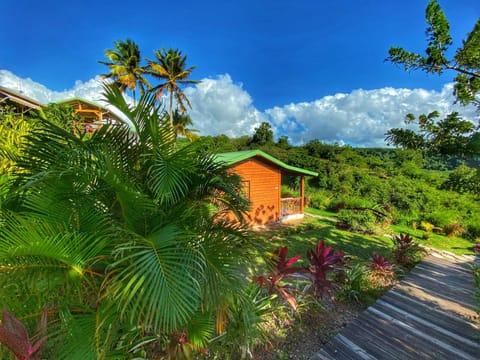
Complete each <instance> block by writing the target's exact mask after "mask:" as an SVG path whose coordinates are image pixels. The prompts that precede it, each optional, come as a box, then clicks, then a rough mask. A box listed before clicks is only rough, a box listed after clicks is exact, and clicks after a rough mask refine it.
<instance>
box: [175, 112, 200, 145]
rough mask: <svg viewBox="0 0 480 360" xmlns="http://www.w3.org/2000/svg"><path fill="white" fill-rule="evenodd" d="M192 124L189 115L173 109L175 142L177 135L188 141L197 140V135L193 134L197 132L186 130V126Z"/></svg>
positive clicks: (190, 129)
mask: <svg viewBox="0 0 480 360" xmlns="http://www.w3.org/2000/svg"><path fill="white" fill-rule="evenodd" d="M192 124H193V122H192V119H191V117H190V115H188V114H187V113H182V112H180V111H179V110H178V109H175V111H174V113H173V132H174V134H175V140H176V139H177V137H178V135H181V136H185V137H186V138H187V139H188V140H189V141H192V140H193V139H195V138H197V135H196V134H195V132H196V131H197V130H195V129H192V128H188V126H190V125H192Z"/></svg>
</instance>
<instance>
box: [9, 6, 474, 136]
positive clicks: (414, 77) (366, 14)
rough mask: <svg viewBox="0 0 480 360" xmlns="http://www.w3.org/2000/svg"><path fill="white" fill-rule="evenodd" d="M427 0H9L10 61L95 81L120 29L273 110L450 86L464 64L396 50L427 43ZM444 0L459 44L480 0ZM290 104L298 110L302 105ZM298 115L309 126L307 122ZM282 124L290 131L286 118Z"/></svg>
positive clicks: (46, 81) (264, 111) (19, 70)
mask: <svg viewBox="0 0 480 360" xmlns="http://www.w3.org/2000/svg"><path fill="white" fill-rule="evenodd" d="M426 4H427V1H426V0H404V1H396V0H383V1H380V0H377V1H373V0H355V1H353V0H348V1H347V0H336V1H333V0H332V1H328V2H327V1H316V0H310V1H308V0H296V1H291V0H290V1H284V0H276V1H273V0H272V1H263V0H256V1H251V0H243V1H240V0H238V1H228V0H218V1H217V0H215V1H208V0H205V1H182V2H180V1H169V2H153V1H141V0H139V1H131V0H130V1H124V0H119V1H100V0H99V1H90V0H84V1H75V2H71V1H57V0H44V1H33V0H30V1H27V0H3V1H2V6H1V11H0V46H1V50H0V70H7V71H9V72H11V73H13V74H15V75H16V76H18V77H19V78H21V79H26V78H29V79H31V80H33V81H34V82H36V83H40V84H42V85H44V86H45V87H46V88H48V89H49V90H52V91H64V90H69V89H72V88H73V87H74V86H75V83H76V81H81V82H82V83H86V82H88V81H89V80H90V79H93V78H95V76H97V75H98V74H101V73H102V72H105V71H106V67H105V66H104V65H101V64H99V63H98V60H104V55H103V53H104V51H105V49H108V48H112V46H113V45H112V44H113V41H116V40H120V39H126V38H131V39H132V40H134V41H136V42H137V43H138V44H139V46H140V49H141V51H142V55H143V56H144V57H150V58H152V57H153V50H155V49H159V48H162V47H166V48H168V47H174V48H179V49H180V50H182V51H183V53H185V54H187V55H188V63H189V65H196V66H197V69H196V70H195V71H194V72H193V76H192V78H194V79H212V80H222V81H224V85H228V84H227V83H228V79H230V82H231V85H233V86H237V87H239V88H241V90H242V91H243V92H244V93H246V94H248V96H249V97H250V98H249V100H248V102H249V104H248V106H249V107H251V108H253V109H254V111H258V112H259V114H260V115H262V116H267V118H268V116H271V115H268V114H269V112H270V113H272V111H273V110H274V109H275V108H282V109H285V107H287V106H289V105H293V104H301V103H308V104H313V103H314V102H315V101H318V100H321V99H324V98H325V97H328V96H335V95H337V94H351V93H352V92H355V91H359V90H362V91H365V92H368V91H373V90H376V89H383V88H388V87H391V88H394V89H411V90H414V89H424V90H426V91H437V92H442V89H444V86H445V84H447V83H449V82H450V81H451V80H452V78H453V75H454V74H445V75H444V76H442V77H438V76H433V75H426V74H424V73H421V72H412V73H406V72H404V71H403V70H402V69H401V68H399V67H396V66H394V65H392V64H390V63H386V62H384V59H385V58H386V57H387V55H388V48H389V47H390V46H392V45H398V46H403V47H405V48H406V49H409V50H413V51H423V49H424V48H425V44H426V40H425V36H424V32H425V28H426V23H425V19H424V12H425V7H426ZM440 4H441V5H442V8H443V9H444V11H445V13H446V15H447V18H448V19H449V21H450V23H451V27H452V30H451V34H452V36H453V38H454V40H455V42H456V43H455V45H454V46H453V49H455V48H456V47H458V46H459V45H460V44H461V39H463V38H465V34H466V33H467V32H469V31H471V30H472V28H473V25H474V23H475V21H476V19H477V18H478V17H479V16H480V1H478V0H440ZM225 81H227V83H225ZM0 85H1V84H0ZM217 95H218V94H217ZM226 95H228V96H230V95H231V94H229V93H228V94H226ZM370 112H371V110H370ZM225 115H226V114H225ZM252 116H253V115H252ZM255 116H256V115H255ZM288 116H290V117H292V116H293V118H295V113H293V115H292V114H290V115H288ZM256 119H257V120H258V119H260V118H258V117H256ZM294 120H295V121H296V122H297V123H298V124H297V125H299V127H298V129H300V127H304V124H300V123H299V121H300V120H298V119H296V118H295V119H294ZM199 121H200V120H199ZM295 121H294V122H295ZM274 122H275V121H274ZM249 124H250V127H251V125H252V122H250V123H249ZM275 125H276V123H274V126H275ZM283 125H285V124H283ZM290 125H291V124H290ZM300 125H301V126H300ZM276 128H277V129H278V130H279V133H287V134H288V130H287V129H286V128H284V127H282V126H280V125H278V126H276ZM298 129H297V130H298ZM299 131H300V130H299ZM302 139H303V140H305V138H302ZM302 139H300V138H299V139H297V140H298V141H302ZM334 140H335V139H334ZM337 140H338V139H337ZM340 140H341V139H340ZM347 140H348V139H347ZM347 142H348V141H347ZM350 142H351V143H353V141H350Z"/></svg>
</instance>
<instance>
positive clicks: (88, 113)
mask: <svg viewBox="0 0 480 360" xmlns="http://www.w3.org/2000/svg"><path fill="white" fill-rule="evenodd" d="M57 104H59V105H64V106H70V107H72V109H73V110H74V111H75V113H76V114H77V115H78V116H80V117H81V119H82V121H80V122H77V123H75V124H74V125H75V127H76V128H79V129H82V130H86V131H87V132H92V131H95V130H97V129H100V128H101V127H102V126H104V125H112V124H114V123H115V122H117V121H121V120H120V118H119V117H118V116H117V115H115V114H114V113H113V112H111V111H110V110H108V109H107V108H106V107H104V106H102V105H100V104H98V103H95V102H93V101H88V100H85V99H81V98H71V99H65V100H61V101H57Z"/></svg>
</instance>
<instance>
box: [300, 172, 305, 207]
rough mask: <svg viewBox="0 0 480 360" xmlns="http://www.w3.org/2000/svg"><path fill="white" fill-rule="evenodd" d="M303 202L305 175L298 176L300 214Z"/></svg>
mask: <svg viewBox="0 0 480 360" xmlns="http://www.w3.org/2000/svg"><path fill="white" fill-rule="evenodd" d="M304 202H305V177H304V176H303V175H302V177H301V178H300V214H303V206H304Z"/></svg>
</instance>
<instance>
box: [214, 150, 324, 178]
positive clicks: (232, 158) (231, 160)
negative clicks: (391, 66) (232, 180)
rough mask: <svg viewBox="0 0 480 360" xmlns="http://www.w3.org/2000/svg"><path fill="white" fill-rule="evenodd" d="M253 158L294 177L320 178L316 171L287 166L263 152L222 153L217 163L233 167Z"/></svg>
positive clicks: (218, 156) (218, 155)
mask: <svg viewBox="0 0 480 360" xmlns="http://www.w3.org/2000/svg"><path fill="white" fill-rule="evenodd" d="M253 157H258V158H262V159H263V160H264V161H265V160H266V161H267V162H270V163H272V164H274V165H276V166H278V167H280V168H282V169H283V170H284V171H285V172H287V173H291V174H293V175H310V176H318V173H317V172H315V171H310V170H306V169H302V168H299V167H295V166H291V165H287V164H285V163H284V162H283V161H281V160H278V159H277V158H275V157H273V156H271V155H268V154H267V153H264V152H263V151H261V150H245V151H235V152H228V153H221V154H217V156H216V159H217V161H221V162H224V163H226V164H228V165H233V164H236V163H239V162H241V161H244V160H247V159H250V158H253Z"/></svg>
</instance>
